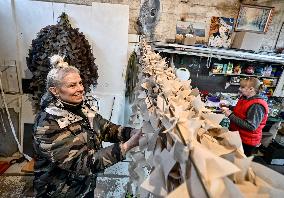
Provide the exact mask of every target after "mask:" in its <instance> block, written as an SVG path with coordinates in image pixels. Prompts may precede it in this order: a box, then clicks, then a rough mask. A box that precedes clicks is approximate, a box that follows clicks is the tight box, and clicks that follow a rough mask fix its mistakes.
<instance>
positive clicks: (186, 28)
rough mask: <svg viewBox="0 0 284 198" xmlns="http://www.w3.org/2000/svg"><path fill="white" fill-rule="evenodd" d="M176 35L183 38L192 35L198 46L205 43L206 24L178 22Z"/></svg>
mask: <svg viewBox="0 0 284 198" xmlns="http://www.w3.org/2000/svg"><path fill="white" fill-rule="evenodd" d="M176 33H177V34H181V35H183V36H185V35H187V34H192V35H193V36H194V37H195V39H196V43H197V44H203V43H205V23H201V22H193V21H177V25H176Z"/></svg>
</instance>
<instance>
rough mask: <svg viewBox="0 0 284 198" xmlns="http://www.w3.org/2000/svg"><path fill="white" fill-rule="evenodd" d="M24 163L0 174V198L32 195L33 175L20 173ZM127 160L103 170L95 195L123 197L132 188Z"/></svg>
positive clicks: (18, 197) (19, 197)
mask: <svg viewBox="0 0 284 198" xmlns="http://www.w3.org/2000/svg"><path fill="white" fill-rule="evenodd" d="M23 164H24V163H21V164H15V165H13V166H12V167H10V168H9V169H8V170H7V171H6V172H5V173H4V174H3V175H2V176H0V198H22V197H34V196H33V193H32V191H31V190H32V182H33V175H32V174H26V173H21V172H19V171H18V170H20V169H21V167H22V166H23ZM128 164H129V162H128V161H126V162H120V163H118V164H116V165H114V166H112V167H110V168H108V169H106V170H105V173H104V174H101V175H100V176H99V177H98V180H97V188H96V189H95V197H102V198H106V197H115V198H119V197H125V194H126V192H127V191H129V190H130V189H132V186H131V183H130V182H129V176H128V175H129V174H128Z"/></svg>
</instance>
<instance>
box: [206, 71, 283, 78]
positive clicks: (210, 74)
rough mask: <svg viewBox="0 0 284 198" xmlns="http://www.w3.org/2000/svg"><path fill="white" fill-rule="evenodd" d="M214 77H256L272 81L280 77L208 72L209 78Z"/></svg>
mask: <svg viewBox="0 0 284 198" xmlns="http://www.w3.org/2000/svg"><path fill="white" fill-rule="evenodd" d="M214 75H224V76H245V77H257V78H272V79H279V78H280V77H274V76H268V77H267V76H258V75H250V74H223V73H211V72H209V76H214Z"/></svg>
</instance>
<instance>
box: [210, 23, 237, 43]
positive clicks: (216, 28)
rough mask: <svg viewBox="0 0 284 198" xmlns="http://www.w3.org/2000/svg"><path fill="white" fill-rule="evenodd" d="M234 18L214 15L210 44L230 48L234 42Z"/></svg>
mask: <svg viewBox="0 0 284 198" xmlns="http://www.w3.org/2000/svg"><path fill="white" fill-rule="evenodd" d="M233 28H234V18H225V17H212V18H211V25H210V30H209V41H208V45H209V46H211V47H224V48H229V47H230V46H231V42H232V32H233Z"/></svg>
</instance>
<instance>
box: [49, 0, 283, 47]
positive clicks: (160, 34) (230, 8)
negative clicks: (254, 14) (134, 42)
mask: <svg viewBox="0 0 284 198" xmlns="http://www.w3.org/2000/svg"><path fill="white" fill-rule="evenodd" d="M45 1H53V2H60V3H74V4H84V5H91V4H92V2H102V3H118V4H127V5H129V7H130V21H129V34H135V33H137V31H136V30H137V27H136V20H137V18H138V16H139V7H140V4H141V2H142V0H45ZM160 1H161V10H160V11H161V12H160V21H159V23H158V25H157V27H156V30H155V39H156V40H162V41H163V40H165V39H166V38H174V36H175V32H176V22H177V21H178V20H180V17H181V16H187V20H189V21H192V22H204V23H205V24H206V29H205V30H206V35H208V30H209V26H210V19H211V17H212V16H222V17H234V18H236V17H237V15H238V11H239V6H240V2H242V3H245V4H252V5H262V6H271V7H275V12H274V16H273V20H272V23H271V25H270V27H269V31H268V32H267V33H266V34H265V38H264V39H263V40H262V48H263V49H264V50H271V49H274V47H275V45H276V40H277V38H278V34H279V32H280V28H281V25H282V23H283V22H284V1H279V0H211V1H209V0H160ZM283 29H284V28H283ZM277 47H284V30H283V33H282V34H281V35H280V37H279V39H278V42H277Z"/></svg>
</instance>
